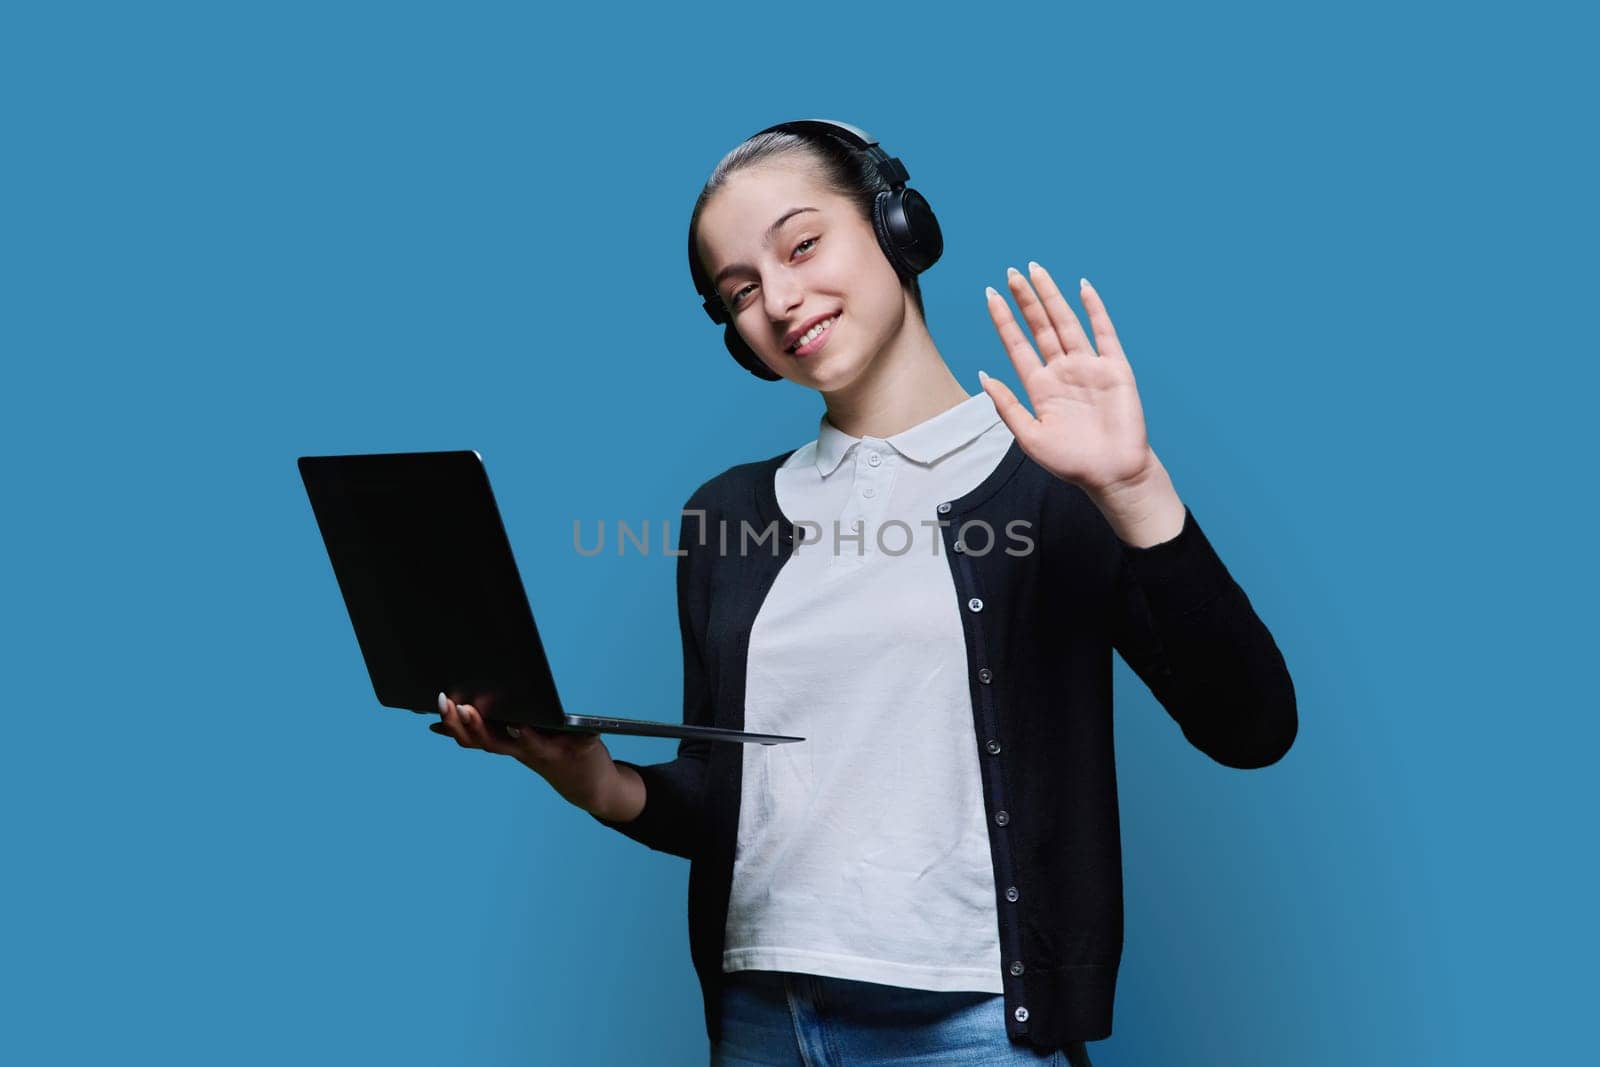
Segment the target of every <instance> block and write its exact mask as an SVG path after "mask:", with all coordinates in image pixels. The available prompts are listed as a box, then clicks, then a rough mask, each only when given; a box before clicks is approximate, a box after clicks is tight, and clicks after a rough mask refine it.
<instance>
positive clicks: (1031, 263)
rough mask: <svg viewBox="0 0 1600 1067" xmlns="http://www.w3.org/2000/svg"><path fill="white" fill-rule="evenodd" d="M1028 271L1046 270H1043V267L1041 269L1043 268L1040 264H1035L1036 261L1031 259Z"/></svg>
mask: <svg viewBox="0 0 1600 1067" xmlns="http://www.w3.org/2000/svg"><path fill="white" fill-rule="evenodd" d="M1028 269H1029V270H1044V268H1043V267H1041V266H1039V264H1037V263H1035V262H1034V261H1033V260H1031V259H1030V260H1028Z"/></svg>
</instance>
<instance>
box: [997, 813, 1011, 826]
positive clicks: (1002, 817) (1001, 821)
mask: <svg viewBox="0 0 1600 1067" xmlns="http://www.w3.org/2000/svg"><path fill="white" fill-rule="evenodd" d="M994 821H995V823H996V825H999V826H1004V825H1005V824H1006V823H1008V822H1010V821H1011V815H1010V813H1009V812H1004V811H997V812H995V813H994Z"/></svg>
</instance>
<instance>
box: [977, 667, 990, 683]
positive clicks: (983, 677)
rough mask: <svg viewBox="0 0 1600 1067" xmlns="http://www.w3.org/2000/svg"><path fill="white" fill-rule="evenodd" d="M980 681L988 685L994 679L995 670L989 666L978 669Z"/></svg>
mask: <svg viewBox="0 0 1600 1067" xmlns="http://www.w3.org/2000/svg"><path fill="white" fill-rule="evenodd" d="M978 681H980V682H982V683H983V684H984V685H988V684H989V683H990V682H992V681H994V671H991V670H990V669H989V668H988V667H983V668H980V669H979V671H978Z"/></svg>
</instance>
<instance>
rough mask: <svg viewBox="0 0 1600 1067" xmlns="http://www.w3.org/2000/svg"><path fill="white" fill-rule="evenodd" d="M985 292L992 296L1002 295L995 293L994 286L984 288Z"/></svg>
mask: <svg viewBox="0 0 1600 1067" xmlns="http://www.w3.org/2000/svg"><path fill="white" fill-rule="evenodd" d="M983 291H984V292H986V293H988V294H989V295H990V296H999V295H1000V294H999V293H997V292H995V291H994V286H992V285H986V286H984V287H983Z"/></svg>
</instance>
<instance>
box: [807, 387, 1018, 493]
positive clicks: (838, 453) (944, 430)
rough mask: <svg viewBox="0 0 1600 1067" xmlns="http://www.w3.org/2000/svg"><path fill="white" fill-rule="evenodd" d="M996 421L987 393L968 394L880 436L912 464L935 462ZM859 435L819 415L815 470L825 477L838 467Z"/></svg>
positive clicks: (825, 416)
mask: <svg viewBox="0 0 1600 1067" xmlns="http://www.w3.org/2000/svg"><path fill="white" fill-rule="evenodd" d="M999 421H1000V413H999V412H998V411H996V410H995V407H994V401H993V400H991V399H990V398H989V394H988V393H978V394H976V395H975V396H969V397H967V399H965V400H963V401H962V402H961V403H959V404H957V405H956V406H955V407H952V408H947V409H946V410H944V411H941V412H940V413H939V414H937V415H935V416H933V417H932V418H929V419H923V420H922V421H921V422H919V423H917V424H916V425H915V426H913V427H911V428H910V429H909V430H902V431H901V432H899V433H897V434H895V435H894V436H893V437H887V438H882V440H886V441H888V442H889V444H890V445H891V446H893V447H894V450H895V451H896V452H899V453H900V454H901V455H902V456H905V457H906V458H907V459H909V460H911V461H912V462H915V463H936V462H938V461H939V460H941V459H943V458H944V457H945V456H948V455H949V454H950V453H952V452H954V451H955V450H956V449H958V448H960V447H961V446H962V445H964V444H967V443H968V442H969V441H972V440H974V439H975V438H977V437H979V436H981V435H982V434H983V433H984V431H986V430H988V429H989V428H990V427H991V426H993V425H994V424H995V423H997V422H999ZM860 441H861V438H859V437H851V436H850V435H849V434H847V433H845V432H844V431H843V430H841V429H839V428H838V427H837V426H835V425H834V424H833V423H831V422H829V421H828V416H827V415H823V416H822V419H821V421H820V423H819V425H818V427H817V473H818V474H820V475H822V476H823V477H824V478H826V477H827V476H828V475H830V474H832V473H833V472H834V471H835V470H837V469H838V467H839V464H840V463H841V462H843V461H844V457H845V455H846V454H847V453H849V451H850V449H851V448H852V447H853V446H854V445H856V444H859V443H860Z"/></svg>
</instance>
